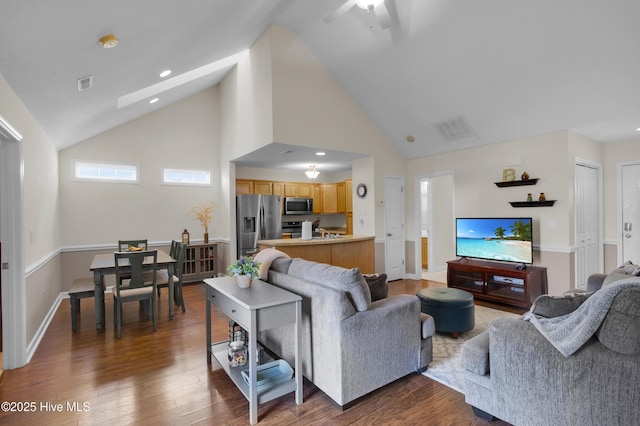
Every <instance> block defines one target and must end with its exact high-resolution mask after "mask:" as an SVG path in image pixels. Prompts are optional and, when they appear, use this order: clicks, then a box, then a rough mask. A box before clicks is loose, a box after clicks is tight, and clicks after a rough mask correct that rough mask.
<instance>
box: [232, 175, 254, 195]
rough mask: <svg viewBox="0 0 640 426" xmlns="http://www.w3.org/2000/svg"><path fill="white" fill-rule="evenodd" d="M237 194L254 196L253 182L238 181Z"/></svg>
mask: <svg viewBox="0 0 640 426" xmlns="http://www.w3.org/2000/svg"><path fill="white" fill-rule="evenodd" d="M236 194H253V181H252V180H245V179H236Z"/></svg>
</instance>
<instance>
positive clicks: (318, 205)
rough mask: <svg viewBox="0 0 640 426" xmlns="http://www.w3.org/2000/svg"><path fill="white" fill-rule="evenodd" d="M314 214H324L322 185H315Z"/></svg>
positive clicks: (313, 191)
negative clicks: (321, 193)
mask: <svg viewBox="0 0 640 426" xmlns="http://www.w3.org/2000/svg"><path fill="white" fill-rule="evenodd" d="M312 194H313V197H312V198H313V214H320V213H322V196H321V195H320V184H317V183H316V184H313V188H312Z"/></svg>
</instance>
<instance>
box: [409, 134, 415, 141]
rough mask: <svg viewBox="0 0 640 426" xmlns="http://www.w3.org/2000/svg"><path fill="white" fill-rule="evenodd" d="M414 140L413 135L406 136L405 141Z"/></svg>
mask: <svg viewBox="0 0 640 426" xmlns="http://www.w3.org/2000/svg"><path fill="white" fill-rule="evenodd" d="M415 140H416V138H414V137H413V135H409V136H407V142H413V141H415Z"/></svg>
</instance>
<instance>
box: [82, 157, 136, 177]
mask: <svg viewBox="0 0 640 426" xmlns="http://www.w3.org/2000/svg"><path fill="white" fill-rule="evenodd" d="M74 178H75V179H78V180H91V181H101V182H138V166H137V165H131V164H109V163H93V162H88V161H76V162H75V163H74Z"/></svg>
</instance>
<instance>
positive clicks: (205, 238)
mask: <svg viewBox="0 0 640 426" xmlns="http://www.w3.org/2000/svg"><path fill="white" fill-rule="evenodd" d="M204 243H205V244H209V233H208V232H205V233H204Z"/></svg>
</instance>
